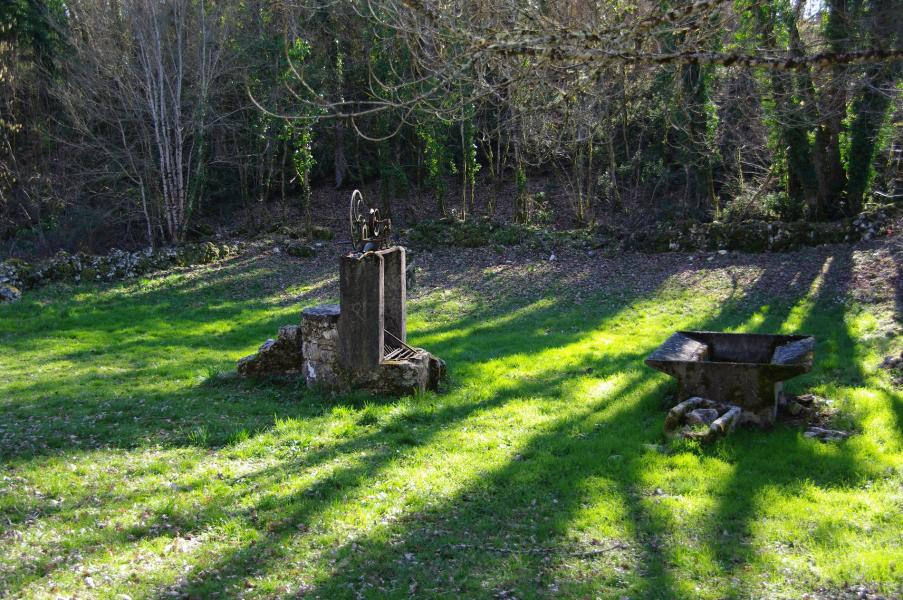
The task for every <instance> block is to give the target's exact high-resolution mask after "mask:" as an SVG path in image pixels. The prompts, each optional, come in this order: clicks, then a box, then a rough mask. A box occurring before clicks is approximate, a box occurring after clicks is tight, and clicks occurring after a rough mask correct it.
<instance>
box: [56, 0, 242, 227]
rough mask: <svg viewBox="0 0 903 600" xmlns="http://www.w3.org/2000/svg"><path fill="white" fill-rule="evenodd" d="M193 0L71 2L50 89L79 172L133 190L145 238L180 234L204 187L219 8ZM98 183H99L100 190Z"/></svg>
mask: <svg viewBox="0 0 903 600" xmlns="http://www.w3.org/2000/svg"><path fill="white" fill-rule="evenodd" d="M214 6H217V8H214V9H210V8H209V7H208V3H206V2H204V1H196V0H166V1H164V2H160V1H158V0H123V1H122V2H116V3H101V2H97V1H92V0H76V1H75V2H72V3H71V4H70V10H71V22H70V26H71V28H72V30H73V34H72V35H71V44H72V47H73V53H74V54H73V57H72V60H71V61H70V63H69V72H68V73H67V77H66V78H65V80H64V81H65V83H64V85H62V86H61V87H60V88H59V89H58V90H57V93H58V94H59V96H60V98H61V100H62V102H63V104H64V106H66V107H67V109H68V110H67V118H68V122H67V124H70V125H71V126H72V130H73V131H74V133H75V134H76V135H74V136H69V137H67V138H65V141H66V143H69V144H71V145H72V147H73V148H74V149H77V150H81V151H82V152H83V153H84V154H86V155H89V156H91V159H90V160H89V161H87V163H83V166H84V167H85V169H83V171H82V173H81V174H82V176H83V177H85V178H88V179H91V180H93V181H95V182H97V181H99V180H102V181H103V182H104V183H105V184H106V185H112V184H121V183H122V182H123V181H125V182H128V183H129V184H130V186H131V187H132V188H133V189H135V190H137V192H138V194H137V196H138V202H137V204H138V207H137V208H138V210H140V213H141V215H142V216H143V219H144V220H145V223H146V236H147V241H148V243H151V244H152V243H153V241H154V239H161V240H163V241H166V242H179V241H181V240H183V239H184V237H185V233H186V230H187V226H188V223H189V218H190V216H191V213H192V211H193V210H194V209H195V208H196V207H197V205H198V203H199V201H200V199H201V197H202V194H203V191H204V186H203V181H204V177H205V170H206V168H207V161H208V155H207V143H208V139H207V138H208V134H209V130H210V128H211V127H212V126H213V125H214V124H215V123H216V119H217V117H218V116H217V115H216V114H214V112H213V111H211V110H210V106H211V102H212V97H211V96H212V94H213V91H214V89H215V85H214V84H215V82H216V80H217V78H218V77H219V76H220V75H221V74H222V72H223V61H222V58H223V51H224V47H225V44H226V42H227V31H226V29H225V28H226V27H228V24H229V19H226V18H223V14H222V11H224V10H226V8H225V5H223V4H219V5H214ZM101 187H103V186H101Z"/></svg>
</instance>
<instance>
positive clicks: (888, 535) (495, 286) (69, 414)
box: [0, 236, 903, 599]
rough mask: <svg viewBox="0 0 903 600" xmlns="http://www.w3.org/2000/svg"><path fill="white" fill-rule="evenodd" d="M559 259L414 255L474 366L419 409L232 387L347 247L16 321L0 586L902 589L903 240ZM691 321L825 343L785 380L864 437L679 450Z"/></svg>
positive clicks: (415, 295) (0, 329) (269, 592)
mask: <svg viewBox="0 0 903 600" xmlns="http://www.w3.org/2000/svg"><path fill="white" fill-rule="evenodd" d="M327 254H328V255H327ZM549 258H550V257H549V256H548V255H547V254H544V255H538V254H535V253H531V252H529V251H527V250H525V249H519V248H513V249H508V250H505V251H504V252H502V253H496V252H492V251H486V250H454V249H444V250H440V251H436V252H432V253H427V252H421V253H418V254H417V255H416V256H415V257H414V260H415V261H416V264H417V266H418V272H417V281H416V285H415V286H414V287H413V289H412V290H411V301H410V305H409V337H410V341H411V342H413V343H414V344H416V345H418V346H422V347H424V348H427V349H429V350H430V351H431V352H433V353H435V354H436V355H438V356H440V357H442V358H444V359H445V360H446V361H447V363H448V367H449V375H450V377H449V381H448V383H447V384H446V385H445V388H444V389H443V390H442V392H441V393H439V394H433V393H430V394H426V395H423V396H417V397H408V398H402V399H384V398H373V397H368V396H366V395H363V394H349V395H330V394H326V393H321V392H319V391H316V390H309V389H306V388H305V387H304V386H303V385H301V384H298V383H296V382H291V381H279V380H273V381H258V382H253V381H242V380H239V379H237V378H235V377H234V376H231V375H230V373H232V372H233V370H234V365H235V361H236V360H237V359H238V358H240V357H241V356H243V355H246V354H249V353H251V352H253V351H254V350H255V349H256V347H257V346H258V345H259V344H260V343H261V342H263V341H264V340H265V339H266V338H267V337H272V336H273V335H274V334H275V332H276V329H277V328H278V327H279V326H280V325H282V324H287V323H296V322H298V320H299V317H300V309H301V308H302V307H303V306H307V305H311V304H315V303H319V302H323V301H335V300H336V298H337V276H336V258H335V254H334V253H327V252H322V253H321V255H320V256H317V257H316V258H313V259H294V258H290V257H288V256H286V255H285V254H284V253H279V252H276V251H275V250H274V247H273V245H272V244H267V243H265V242H259V243H257V244H256V245H254V246H252V247H251V248H250V249H248V250H247V251H246V252H244V253H243V254H242V255H240V256H238V257H236V258H233V259H230V260H228V261H223V262H220V263H215V264H212V265H207V266H204V267H199V268H193V269H175V270H172V271H168V272H166V273H161V274H158V275H155V276H152V277H143V278H139V279H135V280H131V281H127V282H123V283H116V284H108V285H79V286H74V287H72V286H62V285H55V286H49V287H45V288H42V289H40V290H35V291H32V292H29V293H28V294H27V295H26V296H25V297H24V298H23V299H22V300H21V301H20V302H18V303H16V304H12V305H2V306H0V406H2V412H0V458H2V467H0V539H2V545H0V596H5V597H16V598H18V597H25V598H31V597H37V598H40V597H48V598H58V597H64V598H73V597H77V598H91V597H98V598H120V599H125V598H133V599H137V598H166V597H190V598H209V597H223V598H237V597H247V598H258V597H262V598H263V597H265V598H269V597H287V596H290V597H311V598H316V597H319V598H358V597H363V598H384V597H395V598H403V597H404V598H406V597H417V598H420V597H466V598H479V597H485V598H508V599H511V598H538V597H573V598H589V597H601V598H623V597H629V598H672V597H679V598H747V597H767V598H785V597H786V598H801V597H810V598H841V597H870V596H872V597H873V596H875V595H882V596H885V597H899V596H900V595H903V588H901V587H900V581H903V538H901V531H903V390H901V389H900V388H899V387H895V384H894V382H893V381H892V375H891V374H890V373H888V372H886V371H885V370H884V369H882V368H881V367H880V364H881V362H882V360H883V359H884V357H885V356H888V355H890V354H892V353H895V354H899V353H900V351H901V349H903V335H901V331H903V329H901V322H900V318H901V314H903V266H901V265H903V238H901V237H899V236H897V237H893V238H886V239H884V240H881V241H874V242H868V243H860V244H857V245H855V246H849V245H839V246H826V247H819V248H811V249H806V250H802V251H799V252H793V253H786V254H761V255H748V254H736V253H728V254H724V255H721V254H718V253H697V254H687V253H669V254H660V255H642V254H624V255H620V256H616V257H603V256H598V255H591V254H590V253H588V252H586V251H576V250H568V251H563V252H561V254H560V255H558V256H556V257H555V260H549ZM690 328H692V329H717V330H727V331H759V332H805V333H810V334H814V335H816V336H817V337H818V344H817V349H816V361H815V368H814V369H813V371H812V372H811V373H810V374H808V375H805V376H802V377H799V378H797V379H794V380H792V381H791V382H789V384H788V386H787V387H788V390H789V392H791V393H796V394H799V393H803V392H811V393H814V394H817V395H818V396H821V397H824V398H827V399H829V400H830V402H831V403H832V404H831V406H832V407H833V409H835V411H836V412H835V413H834V416H833V425H834V426H836V427H839V428H842V429H845V430H847V431H851V432H853V435H852V436H851V437H850V438H849V439H848V440H845V441H843V442H838V443H828V444H826V443H821V442H818V441H815V440H812V439H809V438H806V437H805V436H804V435H803V428H802V427H801V426H799V425H792V424H790V423H781V424H779V425H778V426H776V427H775V428H774V429H772V430H770V431H766V432H762V431H747V430H742V431H737V432H735V433H734V434H733V435H732V436H730V437H728V438H727V439H725V440H723V441H721V442H719V443H717V444H715V445H712V446H700V445H697V444H694V443H687V442H681V443H676V442H667V441H666V440H665V439H664V437H663V435H662V423H663V420H664V414H665V410H666V408H667V406H668V403H669V402H670V401H672V400H673V393H674V386H673V383H671V381H670V380H669V379H668V378H667V377H665V376H664V375H662V374H660V373H657V372H655V371H652V370H651V369H649V368H647V367H646V366H645V365H644V364H643V358H644V357H645V356H646V355H647V354H648V353H649V352H650V351H651V350H652V349H653V348H655V347H656V346H657V345H658V344H659V343H660V342H661V341H662V340H664V339H665V338H666V337H667V336H668V335H669V334H670V333H672V332H673V331H674V330H676V329H690ZM806 595H808V596H806Z"/></svg>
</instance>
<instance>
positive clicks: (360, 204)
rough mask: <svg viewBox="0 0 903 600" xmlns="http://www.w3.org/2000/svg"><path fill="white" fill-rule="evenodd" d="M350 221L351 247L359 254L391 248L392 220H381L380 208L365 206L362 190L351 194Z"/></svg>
mask: <svg viewBox="0 0 903 600" xmlns="http://www.w3.org/2000/svg"><path fill="white" fill-rule="evenodd" d="M348 219H349V221H350V224H351V245H352V246H353V247H354V249H355V250H356V251H357V252H371V251H373V250H382V249H384V248H388V247H389V240H390V238H391V236H392V220H391V219H382V218H380V214H379V209H378V208H368V207H366V206H364V196H363V195H362V194H361V192H360V190H354V191H353V192H351V204H350V206H349V208H348Z"/></svg>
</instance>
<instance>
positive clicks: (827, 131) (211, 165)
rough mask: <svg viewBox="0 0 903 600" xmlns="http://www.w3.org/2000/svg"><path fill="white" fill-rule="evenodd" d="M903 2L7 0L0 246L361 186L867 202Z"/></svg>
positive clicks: (730, 215)
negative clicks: (211, 0) (161, 0)
mask: <svg viewBox="0 0 903 600" xmlns="http://www.w3.org/2000/svg"><path fill="white" fill-rule="evenodd" d="M900 12H901V6H900V3H899V2H898V1H897V0H825V1H824V2H823V3H822V2H815V3H814V2H813V0H809V1H808V2H807V1H806V0H735V1H734V2H717V1H708V0H704V1H703V2H697V3H688V2H680V1H678V2H671V1H665V2H662V3H650V2H647V1H645V0H627V1H625V2H620V1H615V0H606V1H591V0H549V1H547V2H541V3H525V2H518V1H515V0H500V1H494V2H485V1H483V0H453V1H449V2H442V3H423V2H416V1H413V0H411V1H407V2H396V1H394V0H371V1H370V2H363V1H360V0H349V1H328V0H297V1H294V2H291V1H273V0H222V1H217V2H205V1H203V0H166V1H165V2H159V1H156V0H46V1H41V0H11V1H10V0H7V1H5V2H4V3H3V4H2V5H0V253H2V254H7V255H42V254H49V253H52V252H54V251H55V250H57V249H60V248H63V249H68V250H85V251H105V250H107V249H109V248H111V247H125V248H135V247H143V246H154V247H156V246H161V245H168V244H172V243H179V242H182V241H185V240H186V239H189V238H192V237H194V236H198V235H203V234H205V233H207V234H209V233H210V232H212V231H213V230H215V229H216V228H230V227H231V228H233V229H236V228H239V229H241V230H243V231H254V230H255V229H261V228H266V227H269V226H271V225H272V224H273V223H278V222H282V221H284V220H285V219H286V218H291V219H300V220H303V221H304V222H305V223H306V224H307V225H310V224H311V223H312V222H315V221H317V220H318V219H323V218H332V219H334V220H336V221H340V220H342V219H344V214H345V211H346V208H345V202H346V198H347V192H348V190H350V189H351V188H353V187H359V186H362V187H365V188H366V189H367V190H368V199H369V200H370V202H371V203H373V204H378V205H379V206H380V207H381V208H382V210H383V211H384V213H388V214H389V215H391V216H392V217H393V218H394V219H396V220H398V221H400V222H402V223H404V222H405V221H407V222H410V221H411V220H412V219H413V218H414V216H413V215H416V216H417V218H422V217H423V216H424V215H425V216H428V217H440V216H442V217H448V218H451V219H458V220H462V219H474V218H481V219H495V220H500V221H506V222H518V223H527V224H531V223H533V224H548V225H556V226H562V227H565V226H566V227H593V226H597V225H600V224H607V223H612V222H619V223H626V224H628V225H629V224H631V223H648V222H650V221H662V222H666V221H669V220H674V219H687V218H691V219H695V220H698V221H702V222H706V221H711V220H720V221H731V220H733V221H739V220H746V219H764V220H783V221H793V220H799V219H806V220H810V221H828V220H837V219H843V218H852V217H853V216H855V215H856V214H857V213H858V212H860V211H861V210H862V209H863V208H864V207H865V206H866V205H868V204H869V203H872V202H880V203H885V204H886V203H895V202H899V198H900V197H901V195H903V127H901V124H903V102H901V75H903V61H901V60H899V58H900V51H899V50H896V49H897V48H899V46H900V40H901V37H903V35H901V33H903V19H901V18H900ZM333 190H338V192H334V191H333ZM312 206H315V207H317V206H318V207H319V210H316V211H312V210H311V207H312Z"/></svg>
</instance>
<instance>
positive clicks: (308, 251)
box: [285, 242, 317, 258]
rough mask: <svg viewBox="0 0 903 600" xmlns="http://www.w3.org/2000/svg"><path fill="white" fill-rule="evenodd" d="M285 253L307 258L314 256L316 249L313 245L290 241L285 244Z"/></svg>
mask: <svg viewBox="0 0 903 600" xmlns="http://www.w3.org/2000/svg"><path fill="white" fill-rule="evenodd" d="M285 253H286V254H288V255H289V256H294V257H295V258H309V257H311V256H315V255H316V254H317V251H316V250H315V249H314V248H313V246H309V245H307V244H304V243H302V242H290V243H288V244H286V246H285Z"/></svg>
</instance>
